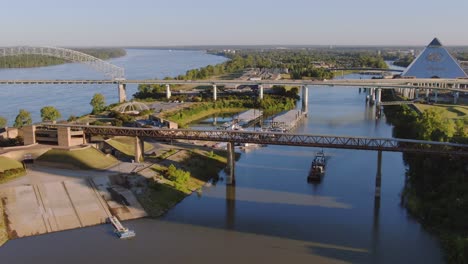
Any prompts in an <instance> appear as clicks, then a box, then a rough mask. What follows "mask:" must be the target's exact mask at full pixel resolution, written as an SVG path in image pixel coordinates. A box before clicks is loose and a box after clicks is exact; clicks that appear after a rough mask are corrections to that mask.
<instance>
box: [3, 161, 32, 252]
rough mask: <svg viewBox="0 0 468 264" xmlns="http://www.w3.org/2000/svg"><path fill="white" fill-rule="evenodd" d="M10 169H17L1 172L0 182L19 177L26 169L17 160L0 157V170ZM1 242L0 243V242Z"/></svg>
mask: <svg viewBox="0 0 468 264" xmlns="http://www.w3.org/2000/svg"><path fill="white" fill-rule="evenodd" d="M11 169H19V170H17V171H13V172H12V171H10V172H9V173H12V174H9V173H8V174H3V175H2V176H0V184H2V183H5V182H8V181H11V180H13V179H16V178H18V177H21V176H23V175H25V174H26V171H25V170H24V169H23V164H22V163H21V162H19V161H16V160H14V159H10V158H7V157H0V172H2V173H3V172H5V171H7V170H11ZM0 244H1V243H0Z"/></svg>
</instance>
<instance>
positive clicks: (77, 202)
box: [0, 176, 146, 238]
mask: <svg viewBox="0 0 468 264" xmlns="http://www.w3.org/2000/svg"><path fill="white" fill-rule="evenodd" d="M111 192H112V194H111ZM115 197H117V198H115ZM0 199H1V201H2V203H3V205H4V208H5V217H6V220H7V221H6V223H7V231H8V235H9V237H10V238H17V237H25V236H31V235H38V234H44V233H49V232H55V231H62V230H67V229H74V228H80V227H85V226H92V225H97V224H103V223H106V221H107V219H108V217H110V216H112V215H116V216H117V217H118V218H119V219H120V220H128V219H135V218H140V217H144V216H146V212H145V211H144V210H143V208H142V207H141V205H140V204H139V203H138V201H137V199H136V197H135V196H134V195H133V193H132V192H131V191H130V190H128V189H125V188H123V187H120V186H113V185H112V184H111V181H110V180H109V177H107V176H99V177H95V178H85V179H73V180H68V181H44V182H35V183H31V184H22V185H18V186H9V187H4V188H0Z"/></svg>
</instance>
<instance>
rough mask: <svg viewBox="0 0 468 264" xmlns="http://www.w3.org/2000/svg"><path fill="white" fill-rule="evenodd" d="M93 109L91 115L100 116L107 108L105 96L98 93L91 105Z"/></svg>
mask: <svg viewBox="0 0 468 264" xmlns="http://www.w3.org/2000/svg"><path fill="white" fill-rule="evenodd" d="M89 104H90V105H91V106H92V107H93V111H92V112H91V114H99V113H101V112H102V111H104V109H105V108H106V101H105V98H104V95H102V94H100V93H96V94H94V96H93V99H91V102H90V103H89Z"/></svg>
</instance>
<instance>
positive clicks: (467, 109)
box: [415, 104, 468, 119]
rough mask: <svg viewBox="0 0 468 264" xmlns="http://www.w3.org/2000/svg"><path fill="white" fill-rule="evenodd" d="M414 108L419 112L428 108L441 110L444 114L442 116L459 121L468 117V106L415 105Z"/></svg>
mask: <svg viewBox="0 0 468 264" xmlns="http://www.w3.org/2000/svg"><path fill="white" fill-rule="evenodd" d="M415 106H416V107H417V108H418V109H419V110H420V111H424V110H427V109H430V108H436V109H441V110H442V111H443V112H444V115H445V116H446V117H447V118H450V119H459V118H465V117H468V106H465V105H447V104H434V105H429V104H415Z"/></svg>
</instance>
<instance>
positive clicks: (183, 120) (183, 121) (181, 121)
mask: <svg viewBox="0 0 468 264" xmlns="http://www.w3.org/2000/svg"><path fill="white" fill-rule="evenodd" d="M246 109H247V108H245V107H239V108H210V109H207V110H204V111H201V112H199V113H196V114H191V115H188V114H186V115H183V116H182V117H179V116H178V115H174V114H173V113H167V115H166V118H167V119H168V120H170V121H172V122H176V123H177V124H178V125H179V127H186V126H187V125H188V124H190V123H193V122H195V121H197V120H200V119H203V118H205V117H208V116H211V115H214V114H220V113H239V112H242V111H244V110H246ZM171 114H173V115H171Z"/></svg>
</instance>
